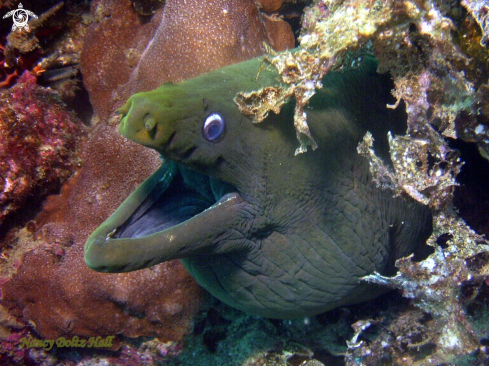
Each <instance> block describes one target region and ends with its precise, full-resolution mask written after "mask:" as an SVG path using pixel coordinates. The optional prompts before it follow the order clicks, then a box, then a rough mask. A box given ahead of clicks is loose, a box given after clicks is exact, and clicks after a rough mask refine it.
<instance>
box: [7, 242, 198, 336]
mask: <svg viewBox="0 0 489 366" xmlns="http://www.w3.org/2000/svg"><path fill="white" fill-rule="evenodd" d="M62 253H63V252H62V251H61V252H60V251H55V250H51V249H49V248H38V249H35V250H34V251H32V252H30V253H29V254H27V256H26V257H25V258H24V260H23V263H22V265H21V267H20V268H19V272H18V275H17V276H16V277H15V280H14V281H10V282H7V283H6V284H5V285H4V287H3V293H4V294H3V298H2V303H3V305H4V306H5V307H7V308H9V309H10V313H11V314H13V315H15V316H16V317H18V318H19V319H20V320H22V321H25V322H29V323H30V324H31V326H32V327H33V328H34V330H35V331H36V333H37V334H39V335H41V336H42V337H43V338H45V339H57V338H58V337H62V336H64V337H66V338H71V337H73V336H74V335H77V336H79V337H85V338H89V337H92V336H95V337H96V336H101V337H106V336H117V335H124V336H126V337H139V336H154V337H158V338H159V339H160V340H162V341H168V340H171V341H181V340H182V337H183V336H184V335H185V334H187V333H189V332H190V331H191V329H192V321H191V319H192V317H193V315H194V314H195V312H196V310H197V309H198V307H199V302H198V301H195V293H196V292H199V290H198V288H196V285H195V282H194V281H193V280H192V279H191V277H190V276H189V275H188V274H187V273H186V271H185V269H184V268H183V266H182V265H181V264H180V263H178V262H176V261H173V262H170V263H168V264H167V265H163V266H158V267H157V268H154V269H153V270H150V271H140V272H138V273H134V274H131V275H122V276H121V275H109V276H100V275H99V274H98V273H95V272H93V271H90V270H87V269H86V265H85V263H83V260H80V258H82V256H81V253H79V251H78V250H76V248H75V249H73V250H66V254H64V255H63V254H62Z"/></svg>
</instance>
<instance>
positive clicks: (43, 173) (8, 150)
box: [0, 72, 84, 224]
mask: <svg viewBox="0 0 489 366" xmlns="http://www.w3.org/2000/svg"><path fill="white" fill-rule="evenodd" d="M83 131H84V127H83V125H82V123H81V122H80V121H79V120H78V119H77V118H76V117H75V116H74V115H73V114H72V113H70V112H68V111H67V110H66V109H65V106H64V105H63V103H62V102H61V101H60V100H59V98H58V97H57V96H56V94H55V93H53V92H51V91H49V90H47V89H45V88H42V87H39V86H37V85H36V78H35V77H34V76H32V75H31V74H30V73H29V72H25V73H24V74H23V75H22V77H21V78H20V79H19V80H18V83H17V84H16V85H15V86H13V87H12V88H11V89H6V90H4V91H2V92H1V93H0V177H1V178H2V179H1V183H0V224H1V223H2V222H3V221H4V219H5V218H6V217H7V216H8V215H9V214H10V213H12V212H14V211H16V210H17V209H19V208H21V207H23V206H24V205H25V203H26V201H27V200H28V199H29V198H32V197H34V196H35V197H37V198H39V197H40V196H41V197H42V196H44V195H45V194H46V193H48V192H50V191H52V190H53V188H55V187H59V186H60V184H61V183H62V182H63V181H65V180H66V179H67V178H68V177H69V176H70V175H71V174H72V173H73V170H74V168H75V167H76V164H77V163H76V156H75V150H76V147H77V142H78V141H79V138H80V136H81V135H82V134H83Z"/></svg>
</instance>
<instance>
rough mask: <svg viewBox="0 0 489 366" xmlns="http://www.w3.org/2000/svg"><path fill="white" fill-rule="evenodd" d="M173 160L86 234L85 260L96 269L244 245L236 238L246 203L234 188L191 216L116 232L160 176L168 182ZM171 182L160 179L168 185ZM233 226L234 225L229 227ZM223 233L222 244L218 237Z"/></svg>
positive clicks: (126, 268)
mask: <svg viewBox="0 0 489 366" xmlns="http://www.w3.org/2000/svg"><path fill="white" fill-rule="evenodd" d="M175 172H176V168H175V165H174V164H164V165H162V166H161V167H160V168H159V169H158V170H157V171H156V172H155V173H153V174H152V175H151V176H150V177H149V178H148V179H146V180H145V181H144V182H143V183H142V184H141V185H140V186H139V187H138V188H137V189H136V190H135V191H134V192H133V193H131V195H130V196H129V197H128V198H127V199H126V200H125V201H124V202H123V203H122V205H121V206H120V207H119V208H118V209H117V210H116V211H115V212H114V213H113V214H112V215H111V216H110V217H109V218H108V219H107V220H106V221H105V222H104V223H103V224H102V225H100V226H99V227H98V228H97V229H96V230H95V231H94V232H93V233H92V234H91V235H90V237H89V238H88V240H87V242H86V244H85V262H86V263H87V265H88V266H89V267H90V268H92V269H94V270H96V271H99V272H129V271H134V270H138V269H142V268H146V267H150V266H153V265H156V264H158V263H161V262H165V261H169V260H172V259H179V258H188V257H193V256H198V255H218V254H223V253H228V252H231V251H236V250H242V249H245V248H240V247H239V245H236V243H237V242H239V241H240V240H239V239H242V238H243V237H242V236H241V237H239V236H240V235H239V230H236V229H237V228H240V227H242V225H240V222H239V217H240V216H241V215H239V211H241V210H247V211H248V208H247V206H249V204H248V203H247V202H246V201H244V200H243V198H242V197H241V195H240V194H239V193H237V192H233V193H227V194H225V195H224V196H223V197H222V198H221V199H220V200H219V201H217V202H216V203H215V204H213V205H211V206H210V207H209V208H207V209H204V210H203V211H202V212H200V213H198V214H196V215H195V216H193V217H191V218H189V219H187V220H185V221H183V222H180V223H178V224H176V225H174V226H171V227H169V228H166V229H164V230H162V231H158V232H154V233H152V234H150V235H145V236H141V237H136V238H116V236H117V232H118V231H120V230H121V227H123V226H124V225H125V224H126V223H127V221H128V220H130V219H131V217H132V215H133V214H134V213H135V212H136V211H137V209H138V208H139V207H140V205H141V204H143V202H144V201H145V200H146V198H147V197H148V195H149V194H150V193H151V192H152V191H153V190H154V189H155V188H157V187H158V186H159V187H161V183H162V182H171V181H172V179H173V177H172V176H173V175H174V174H175ZM170 184H171V183H166V184H165V183H164V189H168V186H169V185H170ZM230 229H232V230H230ZM222 237H226V239H231V240H226V242H227V243H234V244H227V245H226V244H223V243H222V242H220V240H219V238H222Z"/></svg>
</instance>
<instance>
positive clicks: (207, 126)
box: [202, 113, 226, 142]
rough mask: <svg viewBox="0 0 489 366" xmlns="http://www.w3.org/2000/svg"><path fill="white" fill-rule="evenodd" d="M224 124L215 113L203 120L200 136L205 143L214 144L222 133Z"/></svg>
mask: <svg viewBox="0 0 489 366" xmlns="http://www.w3.org/2000/svg"><path fill="white" fill-rule="evenodd" d="M225 126H226V123H225V122H224V118H222V117H221V115H219V114H217V113H212V114H210V115H209V116H207V118H206V119H205V122H204V126H203V128H202V135H203V136H204V138H205V139H206V140H207V141H211V142H216V141H217V140H218V139H219V137H221V136H222V135H223V133H224V127H225Z"/></svg>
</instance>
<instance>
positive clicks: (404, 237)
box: [85, 58, 431, 318]
mask: <svg viewBox="0 0 489 366" xmlns="http://www.w3.org/2000/svg"><path fill="white" fill-rule="evenodd" d="M262 65H263V60H262V59H261V58H258V59H253V60H250V61H247V62H243V63H240V64H236V65H232V66H228V67H226V68H223V69H220V70H216V71H213V72H211V73H209V74H206V75H202V76H200V77H197V78H194V79H190V80H187V81H184V82H181V83H178V84H164V85H162V86H161V87H160V88H158V89H156V90H153V91H149V92H143V93H139V94H135V95H133V96H132V97H131V98H130V99H129V100H128V101H127V103H126V105H125V106H124V107H123V108H121V110H120V111H121V114H122V119H121V122H120V126H119V131H120V132H121V133H122V134H123V135H124V136H125V137H127V138H128V139H130V140H132V141H135V142H137V143H140V144H142V145H144V146H147V147H149V148H152V149H155V150H156V151H158V152H159V153H160V154H161V156H162V161H163V163H162V166H161V168H160V169H159V170H157V171H156V172H155V173H154V174H153V175H152V176H151V177H149V178H148V179H147V180H146V181H145V182H143V183H142V184H141V186H140V187H139V188H137V189H136V190H135V191H134V192H133V193H132V194H131V195H130V196H129V197H128V198H127V199H126V201H124V203H123V204H122V205H121V206H120V207H119V208H118V209H117V210H116V211H115V212H114V213H113V215H112V216H111V217H109V218H108V219H107V220H106V221H105V222H104V223H103V224H102V225H101V226H100V227H99V228H97V229H96V230H95V231H94V232H93V234H92V235H91V236H90V237H89V239H88V241H87V243H86V245H85V261H86V263H87V264H88V266H90V267H91V268H93V269H94V270H97V271H104V272H126V271H133V270H138V269H142V268H146V267H149V266H153V265H155V264H158V263H161V262H164V261H168V260H172V259H177V258H179V259H181V260H182V262H183V263H184V265H185V266H186V268H187V269H188V271H189V272H190V273H191V274H192V275H193V276H194V277H195V279H196V280H197V282H198V283H199V284H200V285H202V286H203V287H204V288H205V289H207V290H208V291H209V292H210V293H211V294H213V295H214V296H216V297H217V298H219V299H220V300H222V301H224V302H225V303H227V304H229V305H231V306H233V307H236V308H238V309H241V310H243V311H246V312H249V313H253V314H257V315H261V316H265V317H271V318H296V317H303V316H311V315H315V314H318V313H321V312H325V311H327V310H330V309H332V308H335V307H337V306H341V305H346V304H352V303H357V302H361V301H365V300H368V299H371V298H373V297H376V296H378V295H379V294H381V293H382V292H383V289H380V288H378V287H376V285H372V284H367V283H365V282H363V281H360V278H361V277H363V276H366V275H369V274H372V273H373V272H379V273H382V274H387V275H388V274H393V273H395V267H394V262H395V260H396V259H398V258H400V257H403V256H406V255H409V254H410V253H412V252H413V251H415V250H416V249H417V248H419V247H420V246H423V245H424V242H425V240H426V238H427V237H428V236H429V234H430V232H431V216H430V213H429V210H428V209H427V208H426V207H423V206H421V205H420V204H418V203H416V202H414V201H412V200H408V199H403V198H399V197H393V193H392V191H389V190H382V189H380V188H377V187H376V184H375V183H374V182H373V181H372V177H371V175H370V173H369V166H368V165H369V164H368V161H367V160H366V159H365V158H363V157H361V156H360V155H359V154H358V153H357V151H356V147H357V145H358V143H359V142H360V141H361V139H362V137H363V136H364V134H365V133H366V131H370V132H372V133H373V135H374V137H375V139H376V142H375V145H374V148H375V150H376V152H377V154H378V155H380V156H382V157H383V158H384V159H386V160H387V159H389V157H388V145H387V132H388V131H393V132H394V133H404V132H405V120H404V121H403V119H405V116H404V115H403V112H402V110H401V108H398V110H394V111H393V110H390V109H387V108H386V104H387V103H391V102H392V100H391V98H392V97H391V96H390V88H392V84H391V82H390V80H389V77H388V76H386V75H379V74H377V73H376V61H375V60H374V59H370V58H367V59H366V61H365V62H364V63H363V64H362V66H361V67H359V68H358V69H354V70H349V71H340V72H330V73H329V74H328V75H326V76H325V77H324V80H323V85H324V87H323V88H322V89H320V90H318V91H317V93H316V95H315V96H314V97H313V98H312V99H311V101H310V104H309V106H308V109H307V118H308V124H309V128H310V131H311V134H312V136H313V137H314V139H315V141H316V142H317V144H318V148H317V149H316V150H314V151H309V152H307V153H304V154H300V155H298V156H294V152H295V149H296V147H297V139H296V132H295V130H294V124H293V111H294V101H293V100H291V101H289V103H288V104H287V105H285V106H284V107H283V108H282V110H281V112H280V114H274V113H270V115H269V116H268V117H267V118H266V119H265V121H263V122H262V123H259V124H253V123H252V121H251V118H250V117H248V116H245V115H243V114H241V113H240V111H239V109H238V107H237V106H236V104H235V102H234V101H233V100H234V98H235V96H236V95H237V93H238V92H246V91H253V90H258V89H260V88H262V87H264V86H271V85H278V84H279V77H278V75H277V72H276V71H275V70H274V69H272V68H271V67H267V68H265V69H264V70H261V72H260V73H259V70H260V68H261V66H262ZM257 75H258V77H257Z"/></svg>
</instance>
